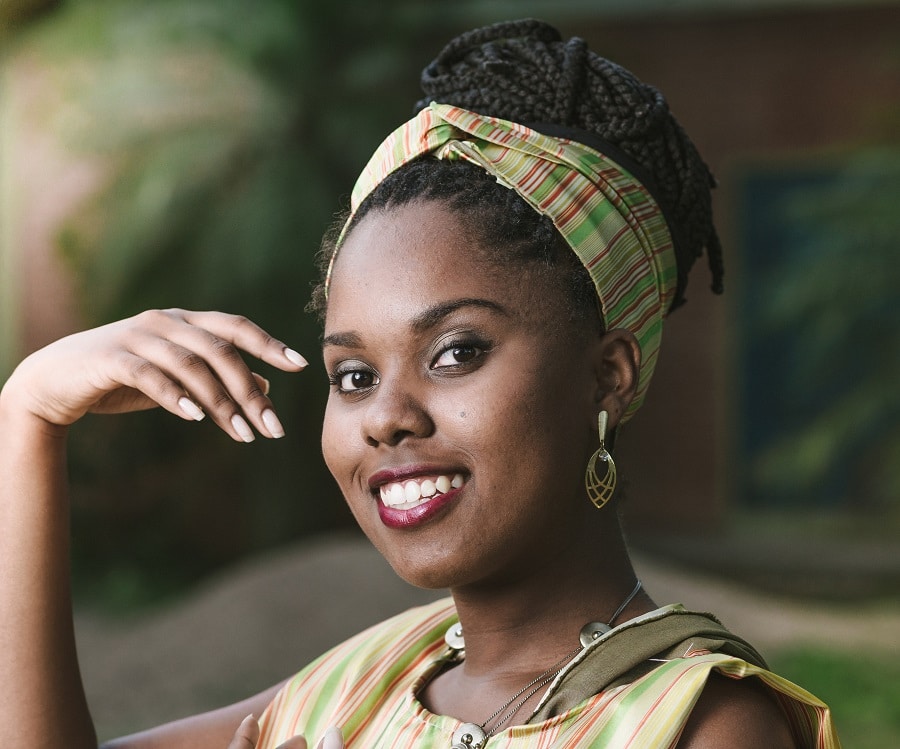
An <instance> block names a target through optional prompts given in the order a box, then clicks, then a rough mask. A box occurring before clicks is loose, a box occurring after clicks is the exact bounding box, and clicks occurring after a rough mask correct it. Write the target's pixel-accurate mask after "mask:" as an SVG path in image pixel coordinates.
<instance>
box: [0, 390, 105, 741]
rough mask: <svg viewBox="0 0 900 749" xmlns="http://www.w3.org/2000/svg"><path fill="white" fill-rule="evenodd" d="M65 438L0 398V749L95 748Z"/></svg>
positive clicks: (62, 430)
mask: <svg viewBox="0 0 900 749" xmlns="http://www.w3.org/2000/svg"><path fill="white" fill-rule="evenodd" d="M65 438H66V429H65V428H63V427H56V426H53V425H50V424H48V423H47V422H45V421H43V420H42V419H40V418H38V417H36V416H34V415H32V414H30V413H29V412H27V411H26V410H25V409H19V408H17V407H16V404H15V403H14V398H13V397H11V396H10V394H9V392H8V391H2V392H0V674H2V677H3V684H4V686H5V690H4V691H5V694H4V697H3V699H2V700H0V745H2V746H4V747H18V746H23V747H24V746H28V747H35V748H39V747H40V748H42V747H48V748H49V747H59V746H66V747H71V748H73V749H81V747H96V738H95V734H94V728H93V724H92V722H91V718H90V714H89V712H88V709H87V705H86V702H85V697H84V689H83V686H82V683H81V676H80V672H79V668H78V660H77V656H76V650H75V638H74V633H73V625H72V604H71V588H70V562H69V506H68V492H67V479H66V466H65Z"/></svg>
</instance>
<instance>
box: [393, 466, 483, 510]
mask: <svg viewBox="0 0 900 749" xmlns="http://www.w3.org/2000/svg"><path fill="white" fill-rule="evenodd" d="M465 483H466V481H465V479H464V478H463V475H462V474H461V473H457V474H456V475H454V476H453V478H450V477H449V476H436V477H435V478H434V479H430V478H428V479H422V480H421V483H420V482H419V481H418V480H415V479H411V480H409V481H406V482H404V483H400V482H397V483H393V484H385V485H384V486H382V487H381V489H380V490H379V494H380V495H381V501H382V502H383V503H384V504H385V505H386V506H388V507H396V508H399V509H404V510H406V509H409V508H410V507H415V506H416V505H417V504H421V502H423V501H426V500H428V499H431V498H432V497H433V496H435V495H436V494H446V493H447V492H448V491H450V490H451V489H459V488H460V487H461V486H463V484H465Z"/></svg>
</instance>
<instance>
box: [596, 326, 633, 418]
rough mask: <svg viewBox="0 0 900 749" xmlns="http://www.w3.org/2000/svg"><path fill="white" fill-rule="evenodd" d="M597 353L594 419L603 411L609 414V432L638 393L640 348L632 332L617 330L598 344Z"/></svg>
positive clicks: (601, 338) (608, 332)
mask: <svg viewBox="0 0 900 749" xmlns="http://www.w3.org/2000/svg"><path fill="white" fill-rule="evenodd" d="M595 351H596V355H595V358H594V377H595V382H596V391H595V394H594V403H595V406H596V412H595V413H594V416H593V418H594V419H596V418H597V413H599V412H600V411H606V412H607V413H608V414H609V428H610V429H612V428H613V427H614V426H616V424H618V423H619V421H620V420H621V418H622V415H623V414H624V413H625V409H627V408H628V404H629V403H631V401H632V399H633V398H634V394H635V392H636V391H637V386H638V373H639V369H640V365H641V347H640V345H639V344H638V342H637V338H635V337H634V334H633V333H632V332H631V331H630V330H624V329H622V328H617V329H615V330H610V331H607V332H606V333H604V334H603V335H602V336H601V337H600V338H599V339H598V340H597V346H596V349H595ZM595 423H596V422H595Z"/></svg>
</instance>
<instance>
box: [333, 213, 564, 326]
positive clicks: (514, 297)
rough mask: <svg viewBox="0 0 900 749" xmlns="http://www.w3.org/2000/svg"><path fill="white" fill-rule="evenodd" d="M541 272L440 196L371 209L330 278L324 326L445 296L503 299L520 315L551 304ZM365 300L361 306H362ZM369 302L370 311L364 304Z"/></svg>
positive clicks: (409, 307)
mask: <svg viewBox="0 0 900 749" xmlns="http://www.w3.org/2000/svg"><path fill="white" fill-rule="evenodd" d="M547 287H549V284H547V283H546V281H543V280H542V278H541V277H540V275H539V274H537V273H535V272H533V271H532V270H530V269H529V268H528V267H523V266H522V265H521V264H517V263H515V262H514V261H508V260H505V259H504V257H503V249H502V248H488V247H484V246H483V245H482V244H481V243H480V242H479V240H478V239H477V237H476V236H475V232H473V231H471V230H468V229H467V228H466V226H465V224H464V222H463V221H461V220H460V219H459V218H458V217H457V216H456V215H455V214H454V213H453V212H452V211H450V210H449V209H447V208H446V207H444V206H443V205H442V204H440V203H438V202H436V201H427V202H419V203H412V204H409V205H406V206H402V207H398V208H394V209H391V210H388V211H375V212H373V213H370V214H367V215H366V216H365V217H364V218H363V219H362V220H361V221H360V222H359V223H358V224H357V225H356V226H355V227H354V229H353V230H352V231H351V232H350V233H349V234H348V236H347V237H346V238H345V240H344V243H343V245H342V246H341V249H340V251H339V252H338V255H337V258H336V260H335V263H334V269H333V273H332V277H331V286H330V289H329V298H328V311H327V315H326V329H328V328H331V327H333V325H340V326H342V327H343V326H346V325H348V324H352V323H353V318H354V317H358V316H359V315H372V314H376V311H377V314H380V315H383V316H386V317H387V316H389V315H401V314H403V313H404V312H411V311H412V309H413V308H414V307H416V306H421V305H422V304H429V303H434V302H437V301H441V300H446V299H452V298H461V297H480V298H487V299H497V300H502V301H503V302H504V304H506V305H509V306H510V307H511V308H512V309H514V310H517V311H518V312H519V313H520V314H529V313H530V311H531V310H532V309H533V308H534V305H535V304H538V303H541V302H542V305H541V306H545V307H546V306H547V305H552V300H551V299H549V298H548V297H549V296H552V295H553V292H552V291H551V290H550V289H549V288H547ZM361 307H363V309H361ZM365 308H367V309H368V311H364V310H365Z"/></svg>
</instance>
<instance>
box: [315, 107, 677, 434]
mask: <svg viewBox="0 0 900 749" xmlns="http://www.w3.org/2000/svg"><path fill="white" fill-rule="evenodd" d="M425 154H431V155H433V156H435V157H436V158H438V159H465V160H467V161H470V162H472V163H474V164H476V165H478V166H480V167H481V168H482V169H484V170H485V171H487V172H489V173H490V174H491V175H493V176H494V177H495V178H496V179H497V181H498V182H500V183H501V184H503V185H505V186H507V187H509V188H511V189H513V190H515V191H516V192H517V193H518V194H519V195H520V196H521V197H522V198H523V199H524V200H525V201H526V202H528V204H529V205H531V206H532V207H533V208H534V209H535V210H536V211H538V212H539V213H541V214H543V215H545V216H548V217H549V218H550V219H551V220H552V221H553V223H554V225H555V226H556V228H557V229H558V230H559V232H560V233H561V234H562V236H563V237H564V238H565V240H566V241H567V242H568V243H569V245H570V246H571V247H572V249H573V250H574V251H575V254H576V255H578V257H579V259H580V260H581V262H582V263H583V264H584V267H585V268H587V270H588V272H589V273H590V275H591V278H592V279H593V281H594V286H595V287H596V289H597V295H598V297H599V299H600V305H601V309H602V312H603V319H604V322H605V324H606V327H607V329H609V330H612V329H614V328H624V329H626V330H630V331H631V332H632V333H633V334H634V335H635V337H636V338H637V340H638V343H639V344H640V347H641V352H642V360H641V365H640V371H639V378H638V387H637V392H636V394H635V398H634V400H632V402H631V404H630V405H629V407H628V410H627V411H626V412H625V414H624V417H623V421H624V420H625V419H628V418H630V417H631V415H632V414H633V413H634V412H635V411H636V410H637V409H638V408H639V407H640V405H641V403H643V400H644V397H645V395H646V391H647V386H648V384H649V382H650V377H651V375H652V373H653V369H654V367H655V366H656V360H657V358H658V356H659V346H660V342H661V340H662V321H663V318H664V317H665V315H666V312H667V311H668V309H669V307H670V306H671V303H672V299H673V297H674V295H675V287H676V280H677V274H676V263H675V252H674V248H673V244H672V237H671V234H670V232H669V228H668V226H667V224H666V221H665V218H664V217H663V214H662V211H661V209H660V207H659V205H658V204H657V202H656V201H655V200H654V199H653V197H652V196H651V195H650V193H649V192H648V190H647V188H646V187H645V186H644V185H643V184H642V183H641V182H640V181H638V180H637V179H636V178H635V177H634V176H633V175H632V174H630V173H629V172H628V171H626V170H625V169H624V168H623V167H622V166H620V165H619V164H618V163H616V162H615V161H613V160H612V159H610V158H608V157H607V156H605V155H604V154H603V153H600V152H599V151H596V150H594V149H593V148H589V147H587V146H585V145H583V144H581V143H578V142H575V141H572V140H568V139H565V138H555V137H551V136H548V135H543V134H541V133H539V132H537V131H535V130H532V129H531V128H528V127H525V126H523V125H520V124H517V123H514V122H509V121H507V120H501V119H497V118H494V117H486V116H483V115H479V114H475V113H474V112H469V111H466V110H464V109H460V108H459V107H453V106H448V105H445V104H436V103H435V104H431V106H430V107H428V108H426V109H423V110H422V111H421V112H419V114H417V115H416V116H415V117H413V118H412V119H411V120H409V121H408V122H407V123H405V124H404V125H401V126H400V127H399V128H397V130H395V131H394V132H393V133H391V135H389V136H388V137H387V138H386V139H385V141H384V142H383V143H382V144H381V145H380V146H379V147H378V149H377V150H376V151H375V154H374V155H373V156H372V158H371V159H370V160H369V163H368V164H367V165H366V167H365V169H363V172H362V174H361V175H360V177H359V179H358V180H357V182H356V186H355V187H354V188H353V193H352V196H351V201H350V211H351V213H350V217H349V219H348V221H347V224H346V225H345V227H344V234H346V231H347V226H349V225H350V222H351V221H352V219H353V215H354V214H355V213H356V211H357V209H358V208H359V206H360V205H361V204H362V202H363V201H364V200H365V199H366V197H367V196H368V195H369V194H370V193H371V192H372V191H373V190H374V189H375V188H376V187H377V186H378V185H379V184H380V183H381V181H382V180H384V179H385V177H387V176H388V175H389V174H390V173H391V172H393V171H395V170H396V169H398V168H400V167H401V166H403V165H404V164H406V163H408V162H410V161H412V160H413V159H415V158H418V157H419V156H423V155H425ZM344 234H342V235H341V238H340V239H339V240H338V243H337V249H336V250H335V255H334V256H332V258H331V266H330V267H329V269H328V275H327V276H326V280H325V284H326V289H327V287H328V284H329V282H330V280H331V270H332V267H333V265H334V259H335V256H336V255H337V252H339V250H340V245H341V241H342V240H343V237H344Z"/></svg>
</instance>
